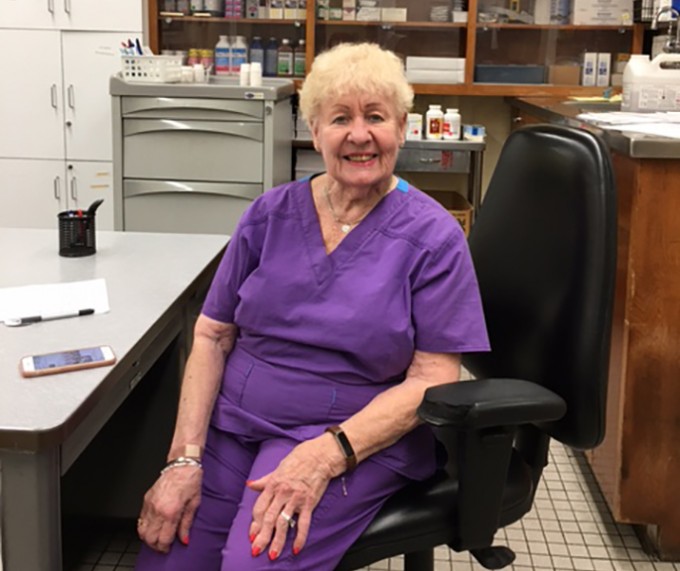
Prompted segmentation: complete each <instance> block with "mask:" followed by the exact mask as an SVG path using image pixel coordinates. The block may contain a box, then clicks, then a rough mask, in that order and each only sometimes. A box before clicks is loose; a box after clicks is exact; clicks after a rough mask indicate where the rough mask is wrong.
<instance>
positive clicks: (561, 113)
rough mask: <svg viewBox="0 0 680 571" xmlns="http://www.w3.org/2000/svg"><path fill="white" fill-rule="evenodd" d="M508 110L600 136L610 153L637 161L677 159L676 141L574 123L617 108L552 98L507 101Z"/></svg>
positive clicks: (679, 154) (678, 147) (679, 151)
mask: <svg viewBox="0 0 680 571" xmlns="http://www.w3.org/2000/svg"><path fill="white" fill-rule="evenodd" d="M509 103H510V105H511V106H513V107H516V108H518V109H521V110H522V111H526V112H527V113H528V114H530V115H533V116H534V117H537V118H539V119H542V120H543V119H544V120H545V121H546V122H550V123H559V124H562V125H570V126H572V127H585V128H587V129H590V130H591V131H594V132H596V133H597V134H598V135H600V136H601V137H602V138H603V139H604V140H605V142H606V143H607V144H608V145H609V147H610V149H611V150H612V151H616V152H618V153H621V154H623V155H627V156H629V157H633V158H639V159H677V158H680V139H670V138H666V137H656V136H651V135H643V134H641V133H632V132H628V131H616V130H613V129H602V128H599V127H598V126H597V125H596V124H594V123H590V122H586V121H583V120H581V119H578V118H577V116H578V115H579V114H581V113H597V112H606V111H620V105H619V104H613V103H580V102H570V101H565V100H564V99H557V98H554V97H521V98H511V99H509Z"/></svg>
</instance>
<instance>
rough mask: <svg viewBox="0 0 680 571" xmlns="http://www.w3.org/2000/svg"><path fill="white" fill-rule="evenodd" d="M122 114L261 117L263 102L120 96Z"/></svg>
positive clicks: (214, 118) (211, 118) (215, 118)
mask: <svg viewBox="0 0 680 571" xmlns="http://www.w3.org/2000/svg"><path fill="white" fill-rule="evenodd" d="M121 105H122V115H123V117H129V118H136V119H195V120H206V121H262V120H263V118H264V103H263V102H261V101H240V100H233V99H191V98H188V97H124V98H123V99H122V103H121Z"/></svg>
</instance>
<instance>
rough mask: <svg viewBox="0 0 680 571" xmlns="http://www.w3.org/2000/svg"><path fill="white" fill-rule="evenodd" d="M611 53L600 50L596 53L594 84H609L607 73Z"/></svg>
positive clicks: (608, 73)
mask: <svg viewBox="0 0 680 571" xmlns="http://www.w3.org/2000/svg"><path fill="white" fill-rule="evenodd" d="M611 67H612V54H610V53H606V52H600V53H598V54H597V75H596V78H595V85H598V86H601V87H606V86H608V85H609V75H610V74H611Z"/></svg>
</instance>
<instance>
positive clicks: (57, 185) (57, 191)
mask: <svg viewBox="0 0 680 571" xmlns="http://www.w3.org/2000/svg"><path fill="white" fill-rule="evenodd" d="M54 198H56V199H57V200H59V199H60V198H61V177H58V176H55V177H54Z"/></svg>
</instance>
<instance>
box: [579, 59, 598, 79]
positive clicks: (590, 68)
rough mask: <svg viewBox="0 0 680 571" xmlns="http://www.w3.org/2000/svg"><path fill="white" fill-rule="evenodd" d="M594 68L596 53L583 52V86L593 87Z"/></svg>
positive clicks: (595, 68)
mask: <svg viewBox="0 0 680 571" xmlns="http://www.w3.org/2000/svg"><path fill="white" fill-rule="evenodd" d="M596 70H597V54H596V53H595V52H586V53H584V54H583V65H582V66H581V85H583V86H585V87H595V80H596V77H595V74H596V73H597V71H596Z"/></svg>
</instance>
